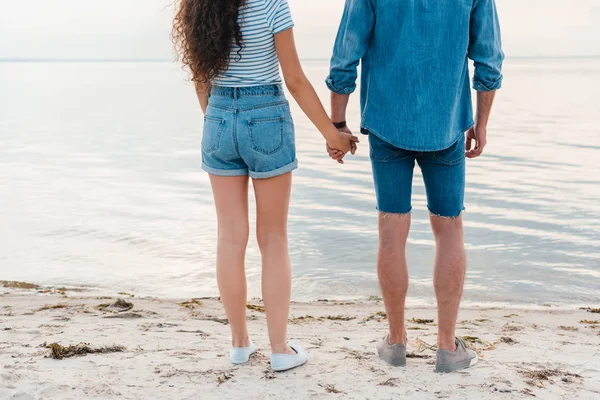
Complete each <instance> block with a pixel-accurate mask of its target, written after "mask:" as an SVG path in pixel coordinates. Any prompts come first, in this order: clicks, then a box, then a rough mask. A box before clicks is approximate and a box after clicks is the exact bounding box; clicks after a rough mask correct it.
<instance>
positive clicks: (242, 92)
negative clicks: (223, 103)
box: [210, 85, 284, 99]
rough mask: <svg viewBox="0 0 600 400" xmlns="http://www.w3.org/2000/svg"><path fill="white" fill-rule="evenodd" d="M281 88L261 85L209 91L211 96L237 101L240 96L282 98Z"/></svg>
mask: <svg viewBox="0 0 600 400" xmlns="http://www.w3.org/2000/svg"><path fill="white" fill-rule="evenodd" d="M283 94H284V92H283V87H282V86H281V85H263V86H247V87H237V88H236V87H226V86H213V87H212V88H211V89H210V95H211V96H224V97H233V98H235V99H237V98H238V97H241V96H269V95H272V96H283Z"/></svg>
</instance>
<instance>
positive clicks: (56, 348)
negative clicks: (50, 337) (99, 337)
mask: <svg viewBox="0 0 600 400" xmlns="http://www.w3.org/2000/svg"><path fill="white" fill-rule="evenodd" d="M44 347H46V348H47V349H50V350H51V354H50V357H52V358H54V359H55V360H62V359H63V358H70V357H75V356H84V355H86V354H107V353H122V352H124V351H125V347H123V346H104V347H92V346H90V344H89V343H79V344H77V345H74V346H66V347H65V346H62V345H60V344H58V343H51V344H48V345H45V346H44Z"/></svg>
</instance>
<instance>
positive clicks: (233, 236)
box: [219, 221, 250, 249]
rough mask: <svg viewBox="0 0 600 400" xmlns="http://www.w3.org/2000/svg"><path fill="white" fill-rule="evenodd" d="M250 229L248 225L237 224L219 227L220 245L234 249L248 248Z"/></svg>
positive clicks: (231, 223)
mask: <svg viewBox="0 0 600 400" xmlns="http://www.w3.org/2000/svg"><path fill="white" fill-rule="evenodd" d="M249 236H250V228H249V226H248V224H240V223H235V222H233V221H232V222H229V223H223V224H220V225H219V243H221V244H227V245H229V246H233V247H236V248H237V247H239V248H244V249H245V248H246V246H247V245H248V237H249Z"/></svg>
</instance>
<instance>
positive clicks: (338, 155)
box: [326, 126, 359, 164]
mask: <svg viewBox="0 0 600 400" xmlns="http://www.w3.org/2000/svg"><path fill="white" fill-rule="evenodd" d="M338 131H339V132H340V133H342V134H343V135H349V136H350V137H351V138H352V139H351V143H350V144H351V148H350V153H351V154H352V155H354V154H355V153H356V149H357V146H356V144H357V143H359V140H358V138H357V137H356V136H354V135H352V131H351V130H350V128H348V127H347V126H345V127H343V128H340V129H338ZM326 146H327V153H328V154H329V156H330V157H331V158H332V159H334V160H335V161H337V162H338V163H340V164H343V163H344V156H345V155H346V153H344V152H343V151H340V150H336V149H333V148H331V147H330V146H329V144H327V145H326Z"/></svg>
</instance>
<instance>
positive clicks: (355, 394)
mask: <svg viewBox="0 0 600 400" xmlns="http://www.w3.org/2000/svg"><path fill="white" fill-rule="evenodd" d="M5 286H7V285H5ZM0 290H2V291H3V292H4V293H3V294H2V295H0V399H22V400H24V399H84V398H99V399H113V398H115V399H237V398H243V399H312V398H315V399H321V398H323V399H328V398H331V399H396V398H407V399H440V398H448V399H519V398H531V397H538V398H541V399H598V398H600V346H599V345H600V336H599V334H600V323H599V322H598V320H600V314H597V313H592V312H590V311H587V310H582V309H575V308H574V309H559V308H556V307H540V308H530V309H526V308H514V309H506V308H495V309H494V308H468V309H464V310H462V311H461V315H460V323H459V329H458V334H459V335H461V336H470V337H471V338H470V340H471V342H472V345H473V346H474V347H475V348H477V349H479V353H480V355H481V357H482V359H481V361H480V362H479V364H478V365H477V366H476V367H475V368H474V369H470V370H466V371H464V372H460V373H453V374H436V373H434V372H433V363H434V360H435V351H434V349H432V348H431V347H430V345H434V344H435V342H436V336H435V334H436V325H435V319H436V312H435V309H434V308H410V309H408V311H407V316H408V319H411V320H412V319H414V320H413V322H409V323H408V334H409V352H411V353H414V355H413V357H411V358H410V359H409V363H408V366H407V367H406V368H393V367H390V366H387V365H386V364H384V363H383V362H382V361H380V360H379V359H378V357H377V355H376V354H375V351H374V346H375V343H376V342H377V341H378V340H380V339H381V338H382V337H383V336H384V335H385V333H386V320H385V314H383V311H384V310H383V304H382V302H381V301H380V300H378V299H369V300H357V301H344V302H335V301H317V302H312V303H294V304H293V305H292V318H291V324H290V327H289V336H290V339H291V340H293V341H295V342H297V343H299V344H301V345H303V346H304V348H305V349H306V350H307V351H308V352H309V355H310V360H309V363H308V364H307V365H305V366H303V367H300V368H298V369H296V370H293V371H290V372H286V373H272V372H271V371H270V369H269V348H268V340H267V333H266V321H265V314H264V312H263V311H264V310H263V309H262V306H261V303H260V301H259V300H253V301H251V302H250V304H251V305H253V306H255V307H251V308H253V309H248V320H249V321H248V324H249V331H250V334H251V337H252V339H253V341H254V342H255V343H256V344H257V346H258V348H259V351H258V353H257V354H256V355H255V356H254V357H253V358H252V359H251V361H250V362H249V363H248V364H247V365H243V366H232V365H231V364H230V363H229V358H228V344H229V328H228V326H227V325H226V323H227V322H226V320H225V314H224V311H223V309H222V306H221V304H220V302H219V301H218V299H196V300H191V299H186V300H179V301H177V300H170V299H157V298H137V297H132V296H131V295H128V294H118V295H117V294H115V295H114V296H110V298H107V297H101V298H100V297H97V296H94V295H91V293H85V292H79V291H71V290H68V289H67V290H62V289H59V290H56V289H48V288H40V287H37V288H36V287H30V288H2V287H1V285H0ZM119 299H121V300H123V301H121V302H119V303H118V304H115V303H116V302H117V300H119ZM419 319H421V320H427V319H431V320H433V322H428V321H419ZM50 344H60V345H62V346H69V345H80V344H82V346H80V347H78V348H72V349H66V351H65V349H61V348H60V347H59V346H56V345H55V346H54V349H51V348H50V347H49V345H50ZM53 350H54V355H55V356H60V355H61V351H62V352H63V358H62V359H55V358H52V355H53ZM69 351H75V352H77V351H79V352H83V353H86V352H88V351H97V353H93V354H83V355H74V356H69V355H70V354H69Z"/></svg>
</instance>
